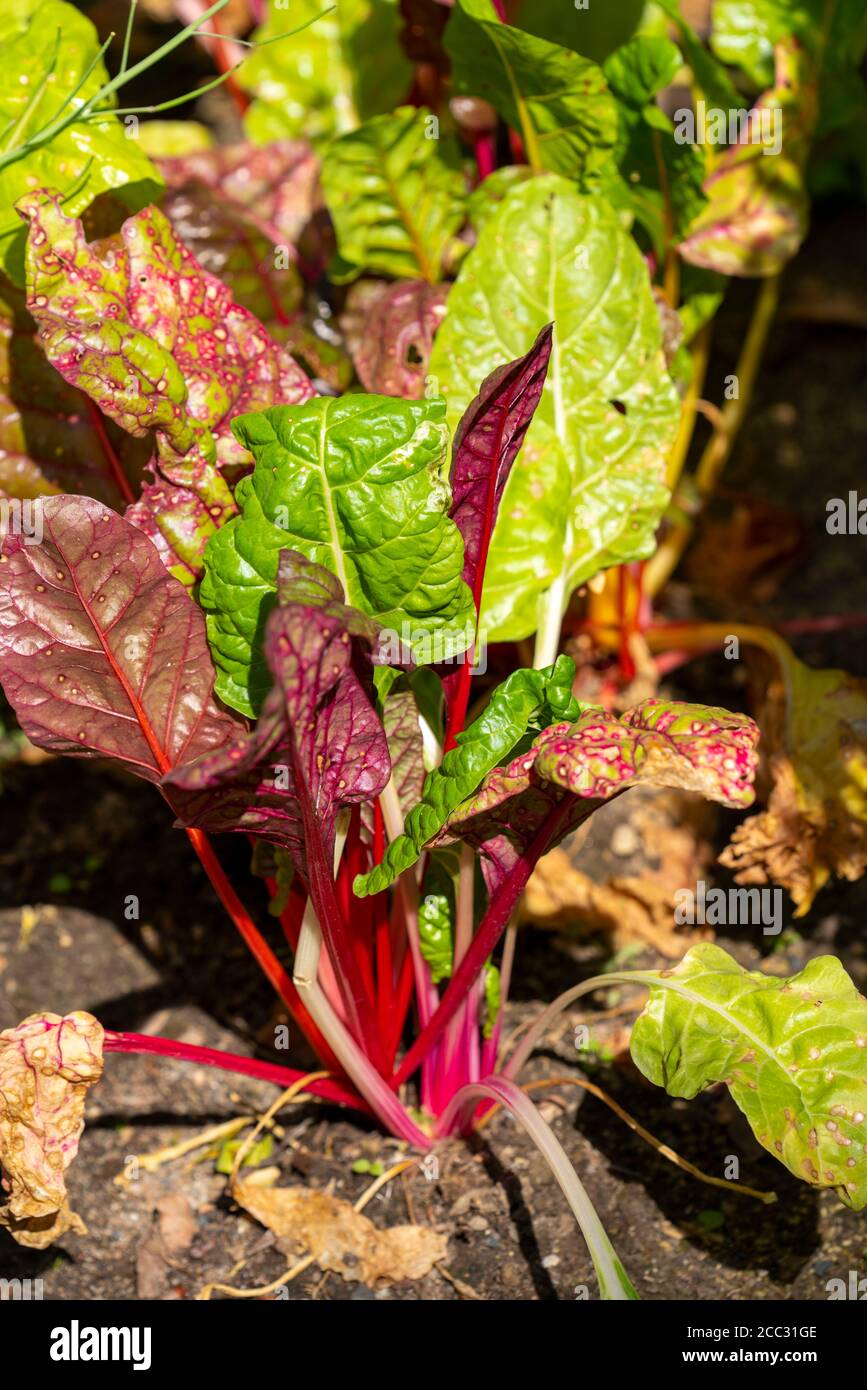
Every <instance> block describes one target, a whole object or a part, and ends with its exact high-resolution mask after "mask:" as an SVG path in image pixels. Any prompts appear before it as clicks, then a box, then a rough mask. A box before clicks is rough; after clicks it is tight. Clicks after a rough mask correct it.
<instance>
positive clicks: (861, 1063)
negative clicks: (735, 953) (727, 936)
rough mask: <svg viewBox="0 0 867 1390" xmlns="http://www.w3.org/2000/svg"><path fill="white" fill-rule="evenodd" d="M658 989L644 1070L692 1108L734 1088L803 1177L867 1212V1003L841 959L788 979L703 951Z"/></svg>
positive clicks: (645, 1025)
mask: <svg viewBox="0 0 867 1390" xmlns="http://www.w3.org/2000/svg"><path fill="white" fill-rule="evenodd" d="M647 982H648V983H649V985H650V998H649V1000H648V1002H647V1004H646V1005H645V1008H644V1012H643V1013H642V1014H641V1016H640V1018H639V1019H638V1021H637V1022H636V1024H635V1026H634V1028H633V1030H632V1041H631V1044H630V1051H631V1053H632V1059H633V1061H634V1062H635V1064H636V1066H637V1067H638V1069H639V1070H640V1071H641V1072H643V1074H644V1075H645V1076H646V1077H648V1078H649V1080H651V1081H653V1082H654V1083H655V1084H656V1085H657V1086H664V1087H665V1089H666V1091H668V1093H669V1095H672V1096H681V1097H684V1098H685V1099H691V1098H692V1097H693V1096H695V1095H697V1094H698V1093H699V1091H703V1090H704V1089H705V1087H707V1086H711V1085H713V1084H714V1083H715V1082H719V1081H722V1082H724V1083H725V1084H726V1085H727V1086H728V1088H729V1090H730V1092H731V1095H732V1099H733V1100H734V1101H735V1103H736V1104H737V1105H738V1107H739V1108H740V1109H741V1110H742V1111H743V1113H744V1115H745V1116H746V1118H747V1120H748V1121H749V1123H750V1127H751V1128H752V1130H753V1133H754V1134H755V1136H756V1138H757V1139H758V1141H759V1143H760V1144H761V1145H762V1146H763V1147H764V1148H766V1149H767V1150H768V1152H769V1153H771V1154H773V1155H774V1157H775V1158H778V1159H779V1160H780V1162H781V1163H784V1164H785V1165H786V1167H787V1168H788V1169H789V1171H790V1172H792V1173H794V1175H795V1177H797V1178H801V1179H803V1180H805V1181H806V1182H808V1183H810V1184H812V1185H813V1186H814V1187H820V1188H821V1187H830V1188H834V1189H835V1190H836V1192H837V1194H838V1195H839V1197H840V1198H841V1199H842V1201H844V1202H845V1203H846V1205H847V1206H850V1207H852V1208H854V1210H856V1211H860V1210H861V1209H862V1208H863V1207H864V1206H865V1205H867V1122H865V1116H867V1000H865V999H864V997H863V995H861V994H859V993H858V990H857V989H856V988H855V986H854V984H853V983H852V981H851V980H850V978H849V976H848V975H847V974H846V971H845V970H844V969H843V966H842V965H841V964H840V962H839V960H837V959H836V958H835V957H833V956H817V957H816V958H815V959H814V960H811V961H809V962H808V964H807V965H806V966H805V967H804V969H803V970H801V971H800V972H799V973H798V974H797V975H792V976H790V977H789V978H780V977H779V976H776V975H775V976H769V975H763V974H762V973H761V972H760V971H755V970H744V969H743V968H742V967H741V966H740V965H738V963H737V961H735V960H733V959H732V957H731V956H730V955H728V954H727V952H725V951H723V950H722V949H721V948H720V947H719V946H712V945H710V944H707V943H701V944H700V945H698V946H693V947H692V949H691V950H690V951H688V952H687V954H686V955H685V956H684V958H683V960H682V961H681V962H680V964H679V965H676V966H675V967H674V968H673V969H672V970H667V971H665V972H664V974H663V976H662V977H661V978H660V980H659V983H658V984H654V982H653V979H652V977H651V978H650V979H649V980H648V981H647Z"/></svg>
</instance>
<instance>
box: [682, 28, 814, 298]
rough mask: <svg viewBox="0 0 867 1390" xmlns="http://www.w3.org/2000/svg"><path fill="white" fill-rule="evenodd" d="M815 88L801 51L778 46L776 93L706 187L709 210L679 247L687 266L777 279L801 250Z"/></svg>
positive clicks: (757, 110)
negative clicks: (765, 118) (766, 119)
mask: <svg viewBox="0 0 867 1390" xmlns="http://www.w3.org/2000/svg"><path fill="white" fill-rule="evenodd" d="M809 81H810V78H809V73H808V71H807V69H806V67H805V62H804V55H803V53H802V51H801V50H800V49H799V48H797V47H787V46H786V45H783V44H780V45H778V48H777V74H776V81H775V85H774V87H773V88H772V89H771V90H770V91H767V92H765V93H764V95H763V96H762V97H761V99H760V100H759V101H758V102H756V104H755V107H754V109H753V113H752V118H751V119H752V126H751V138H750V139H749V140H747V141H745V142H744V143H742V144H739V145H733V146H731V147H730V148H728V149H727V150H726V151H725V153H724V154H723V155H722V157H721V158H720V159H719V160H718V161H717V162H716V164H715V166H714V168H713V170H712V171H711V173H710V174H709V176H708V178H707V179H706V181H705V183H704V185H703V191H704V194H705V196H706V198H707V204H706V206H705V207H704V208H703V209H702V210H701V212H700V213H699V215H698V217H697V218H696V219H695V220H694V221H693V222H692V224H691V226H690V227H689V229H688V231H687V234H686V236H685V238H684V239H683V241H682V242H681V243H680V246H679V247H678V250H679V252H680V254H681V256H682V257H683V259H684V260H685V261H689V262H690V263H691V264H692V265H697V266H701V267H703V268H704V269H707V270H714V271H718V272H719V273H721V274H723V275H746V276H764V275H775V274H777V273H778V272H779V271H780V270H782V268H783V266H784V265H785V264H786V262H787V261H789V260H791V258H792V256H793V255H794V254H795V252H796V251H797V250H798V248H799V246H800V245H801V242H802V241H803V239H804V237H805V236H806V233H807V218H808V213H809V202H808V198H807V193H806V190H805V187H804V178H803V173H802V164H803V161H804V158H805V156H806V152H807V148H808V141H809V137H810V134H811V131H812V124H813V119H814V114H815V113H814V111H813V110H812V98H811V95H810V92H809V85H808V84H809ZM766 115H769V116H770V120H771V124H770V128H769V130H767V131H766V130H765V128H764V125H763V116H766ZM780 125H782V129H780V128H779V127H780ZM777 139H779V141H780V144H779V146H778V145H777V143H776V141H777Z"/></svg>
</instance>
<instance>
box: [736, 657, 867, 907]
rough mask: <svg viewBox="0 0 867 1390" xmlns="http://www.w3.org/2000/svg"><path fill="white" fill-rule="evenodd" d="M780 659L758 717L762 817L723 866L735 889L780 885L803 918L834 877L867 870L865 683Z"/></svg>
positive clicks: (743, 829) (740, 831)
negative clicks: (778, 674)
mask: <svg viewBox="0 0 867 1390" xmlns="http://www.w3.org/2000/svg"><path fill="white" fill-rule="evenodd" d="M780 654H781V657H783V662H784V664H783V681H782V684H780V683H779V682H777V683H774V684H772V685H771V687H770V689H769V692H768V701H767V706H766V710H765V713H764V715H763V717H762V725H763V729H764V732H765V737H766V738H767V741H768V745H769V770H770V775H771V778H772V782H773V786H772V790H771V795H770V800H769V802H768V807H767V810H765V811H762V812H761V813H760V814H759V815H757V816H753V817H751V818H750V819H749V820H747V821H745V822H744V824H743V825H740V826H738V828H737V829H736V830H735V832H734V835H733V836H732V841H731V844H730V846H729V847H728V849H726V850H725V851H724V852H723V854H722V855H721V856H720V862H721V863H722V864H725V865H727V867H729V868H731V869H734V870H735V871H736V875H735V876H736V878H737V880H738V882H739V883H768V882H771V883H779V884H781V885H782V886H783V887H784V888H786V889H788V891H789V893H791V895H792V899H793V900H794V902H795V904H796V906H797V909H798V910H797V913H796V915H797V916H799V917H801V916H803V915H804V913H806V912H808V911H809V909H810V907H811V905H812V903H813V899H814V898H815V896H816V894H817V893H818V892H819V890H820V889H821V888H822V887H823V886H824V884H826V883H827V882H828V880H829V879H830V878H831V876H832V875H834V874H836V875H838V876H839V877H840V878H845V879H849V880H850V881H854V880H855V879H857V878H860V877H861V875H862V874H863V873H864V870H865V869H867V681H863V680H857V679H856V678H855V677H854V676H850V675H847V673H846V672H845V671H834V670H818V671H814V670H811V669H810V668H809V667H808V666H805V665H803V663H802V662H800V661H798V660H797V658H796V657H795V656H794V654H793V653H791V652H789V651H788V649H785V648H783V647H782V646H781V648H780Z"/></svg>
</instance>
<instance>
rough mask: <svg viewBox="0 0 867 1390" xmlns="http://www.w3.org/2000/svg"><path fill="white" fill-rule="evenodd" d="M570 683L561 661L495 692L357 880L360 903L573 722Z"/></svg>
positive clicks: (571, 669)
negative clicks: (378, 858)
mask: <svg viewBox="0 0 867 1390" xmlns="http://www.w3.org/2000/svg"><path fill="white" fill-rule="evenodd" d="M574 678H575V664H574V662H573V661H571V660H570V658H569V657H567V656H559V657H558V658H557V661H556V662H555V664H554V665H553V666H549V667H547V668H546V669H545V670H542V671H538V670H520V671H514V672H513V673H512V675H511V676H509V677H508V679H507V680H505V681H503V683H502V684H501V685H498V686H497V688H496V690H495V691H494V693H493V694H492V696H491V698H490V701H489V703H488V706H487V708H486V709H485V710H484V712H483V713H482V714H480V715H479V717H478V719H476V720H474V721H473V723H472V724H471V725H470V727H469V728H468V729H465V730H464V731H463V733H460V734H458V738H457V747H455V748H453V749H452V750H451V752H449V753H446V755H445V757H444V758H443V760H442V763H441V764H440V766H439V767H437V768H434V770H433V771H432V772H429V773H428V775H427V777H426V779H425V784H424V793H423V795H422V799H421V801H420V802H419V804H418V805H417V806H415V807H414V808H413V810H412V811H410V813H409V815H408V816H407V818H406V823H405V826H404V833H403V834H402V835H400V836H398V838H397V839H396V840H392V842H391V844H390V845H389V847H388V849H387V850H386V852H385V857H384V858H383V860H382V862H381V863H380V864H378V865H377V866H376V867H375V868H374V869H372V870H371V871H370V873H368V874H361V875H359V877H358V878H357V879H356V880H355V892H356V893H357V894H358V896H359V897H367V896H368V895H369V894H370V893H381V892H382V890H383V889H384V888H387V887H388V886H389V884H390V883H393V882H394V880H395V879H396V878H397V876H398V874H401V873H403V871H404V869H408V868H409V867H410V865H411V864H414V863H415V862H416V860H417V859H418V857H419V855H420V854H421V852H422V849H423V847H424V846H425V845H426V844H427V843H428V841H429V840H432V839H433V838H434V836H435V835H436V834H437V833H438V831H439V830H441V829H442V827H443V826H444V825H445V823H446V821H447V820H448V818H449V816H450V815H451V813H452V811H453V810H454V809H455V807H456V806H459V805H460V803H461V802H462V801H464V800H465V799H466V798H467V797H468V796H471V795H472V793H473V792H474V791H475V790H476V788H477V787H478V785H479V783H480V782H481V781H482V780H483V778H484V777H485V776H487V774H488V773H489V772H491V771H492V769H493V768H495V767H496V766H497V765H498V764H499V763H500V762H502V760H503V759H504V758H508V757H509V756H510V755H511V756H515V755H516V754H517V751H518V749H519V748H520V747H521V746H523V745H524V744H525V743H530V742H532V739H533V737H534V736H535V735H536V734H537V733H539V732H540V731H541V730H542V729H544V728H546V727H547V726H548V725H549V724H552V723H556V722H559V721H561V720H567V719H569V720H572V719H576V718H577V716H578V713H579V709H580V707H579V705H578V701H577V700H576V699H575V698H574V696H573V694H572V682H573V680H574Z"/></svg>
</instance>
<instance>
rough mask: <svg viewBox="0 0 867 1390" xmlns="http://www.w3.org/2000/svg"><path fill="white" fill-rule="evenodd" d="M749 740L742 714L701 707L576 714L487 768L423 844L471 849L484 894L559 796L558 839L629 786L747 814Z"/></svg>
mask: <svg viewBox="0 0 867 1390" xmlns="http://www.w3.org/2000/svg"><path fill="white" fill-rule="evenodd" d="M758 734H759V731H758V728H757V726H756V725H755V724H754V723H753V721H752V720H751V719H748V718H747V717H746V716H745V715H736V714H729V712H728V711H727V710H721V709H713V708H710V707H707V706H705V705H686V704H680V703H678V702H667V701H663V700H656V699H651V700H644V701H643V702H642V703H641V704H639V705H636V706H635V707H634V708H633V709H631V710H627V712H626V713H625V714H624V715H622V716H621V717H620V718H619V719H618V718H614V717H613V716H611V715H608V714H606V713H605V711H604V710H601V709H586V710H584V712H583V713H582V714H581V715H580V717H579V718H578V719H577V720H576V721H575V722H572V723H566V722H561V723H556V724H553V725H552V726H551V727H550V728H547V729H545V730H544V731H543V732H542V733H541V734H539V736H538V737H537V738H536V739H534V741H533V743H532V744H531V746H530V747H529V748H528V749H525V750H522V751H520V752H519V753H518V754H517V756H515V757H514V758H512V759H511V760H510V761H509V762H507V763H505V764H504V765H503V766H500V767H495V768H493V770H492V771H491V772H490V773H488V775H487V776H486V777H485V778H484V780H483V781H482V782H481V784H480V786H479V787H478V789H477V791H476V792H475V793H474V794H473V795H472V796H470V797H469V798H467V799H466V800H464V801H462V802H461V804H460V805H458V806H457V807H456V808H455V809H454V811H453V812H452V814H451V815H450V816H449V817H448V819H447V820H446V821H445V822H444V823H443V825H442V827H441V829H440V830H439V832H438V834H437V836H436V838H435V839H434V841H433V843H434V844H449V843H452V842H453V841H454V840H455V839H462V840H466V841H467V842H468V843H469V844H471V845H473V846H474V847H475V848H476V849H477V850H478V851H479V852H480V853H481V854H482V856H483V865H482V867H483V870H484V873H485V880H486V882H487V885H488V889H489V891H490V892H494V891H496V889H497V888H498V887H499V885H500V883H501V882H502V880H503V878H504V877H505V875H506V874H507V873H508V872H509V870H510V869H511V868H512V867H513V866H514V864H515V863H516V862H517V860H518V859H519V858H520V857H521V855H522V854H523V853H524V851H525V850H526V849H527V847H528V846H529V844H530V843H531V841H532V840H533V838H534V836H535V835H536V833H537V831H538V830H539V829H540V828H541V826H542V825H543V823H544V821H545V820H546V819H547V817H548V816H549V815H550V814H551V812H552V811H553V810H554V808H555V807H556V806H557V805H558V804H559V803H560V802H562V801H563V799H564V794H566V797H567V798H568V797H574V798H575V804H574V807H573V808H572V812H571V813H570V814H569V815H568V816H567V817H566V819H564V821H563V822H562V824H561V826H560V828H559V835H558V837H557V838H558V839H562V838H563V837H564V836H565V835H567V834H569V832H570V831H571V830H573V829H574V828H575V826H576V825H577V824H578V823H579V822H580V821H581V820H583V819H584V818H585V816H586V815H587V814H589V812H590V811H592V810H594V809H595V807H596V806H597V805H598V804H599V803H600V802H602V801H606V800H608V798H609V797H611V796H614V795H616V794H617V793H618V792H621V791H624V790H625V789H626V788H627V787H631V786H634V785H635V784H636V783H638V782H641V783H642V784H644V785H649V786H657V787H677V788H681V789H683V790H686V791H691V792H698V793H699V794H700V795H702V796H705V797H707V798H708V799H709V800H711V801H719V802H721V803H722V804H723V805H725V806H733V807H743V806H748V805H750V804H751V802H752V800H753V795H754V793H753V779H754V776H755V770H756V761H757V757H756V743H757V741H758ZM588 802H589V803H590V805H588V804H587V803H588ZM555 843H556V840H554V841H552V844H555Z"/></svg>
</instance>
